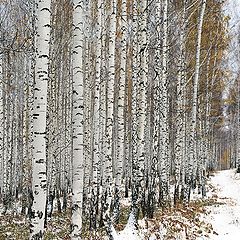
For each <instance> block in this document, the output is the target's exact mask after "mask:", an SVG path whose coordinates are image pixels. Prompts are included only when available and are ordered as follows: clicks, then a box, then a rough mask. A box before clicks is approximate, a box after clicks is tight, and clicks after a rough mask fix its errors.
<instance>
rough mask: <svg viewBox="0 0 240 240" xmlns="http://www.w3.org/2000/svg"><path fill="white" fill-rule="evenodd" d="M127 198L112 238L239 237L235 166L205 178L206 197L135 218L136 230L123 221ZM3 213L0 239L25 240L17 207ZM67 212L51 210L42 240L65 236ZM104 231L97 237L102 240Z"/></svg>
mask: <svg viewBox="0 0 240 240" xmlns="http://www.w3.org/2000/svg"><path fill="white" fill-rule="evenodd" d="M129 207H130V201H129V199H125V200H124V201H123V202H122V212H121V213H122V220H121V224H119V225H117V226H116V227H115V228H116V230H113V232H114V240H145V239H147V240H158V239H160V240H209V239H210V240H237V239H239V236H240V174H236V169H231V170H225V171H219V172H215V173H213V174H212V176H211V177H210V178H209V179H208V184H207V197H206V198H205V199H201V196H199V195H198V194H196V193H195V194H193V195H192V200H191V202H190V204H189V205H188V206H183V205H178V206H176V207H171V208H170V209H168V210H165V211H162V210H160V209H159V210H158V211H157V212H156V214H155V216H154V218H153V219H142V220H139V222H138V223H139V229H138V230H136V229H135V228H134V224H133V221H132V219H131V217H130V219H128V220H127V216H128V212H129ZM15 208H16V209H15V211H13V212H11V213H10V212H9V213H8V214H7V215H2V214H1V206H0V240H25V239H26V240H27V239H28V221H27V220H26V219H25V218H23V217H22V216H20V215H19V214H18V212H19V211H18V210H17V209H20V207H19V206H15ZM69 226H70V211H67V212H66V213H61V214H59V213H54V214H53V218H52V219H51V220H50V221H49V222H48V231H47V233H46V237H45V239H46V240H57V239H63V240H64V239H65V240H68V239H70V238H69ZM103 235H104V231H101V232H100V233H99V234H98V237H97V238H96V237H90V236H89V235H88V236H87V235H86V236H85V237H83V239H86V240H90V239H91V240H94V239H98V240H100V239H104V240H107V239H108V238H107V237H104V236H103Z"/></svg>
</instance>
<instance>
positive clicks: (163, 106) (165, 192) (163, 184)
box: [159, 0, 170, 205]
mask: <svg viewBox="0 0 240 240" xmlns="http://www.w3.org/2000/svg"><path fill="white" fill-rule="evenodd" d="M167 62H168V0H164V2H163V39H162V69H161V70H162V71H161V73H160V75H159V76H160V77H161V79H160V89H161V92H160V99H161V100H160V101H161V103H160V134H161V135H160V146H161V155H160V157H161V167H160V188H161V189H160V192H161V194H160V195H161V200H162V203H161V204H162V205H165V204H167V203H168V202H169V173H170V172H169V171H170V157H169V110H168V109H169V100H168V79H167V78H168V76H167V75H168V72H167V71H168V70H167Z"/></svg>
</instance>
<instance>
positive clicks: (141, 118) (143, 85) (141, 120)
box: [137, 0, 148, 207]
mask: <svg viewBox="0 0 240 240" xmlns="http://www.w3.org/2000/svg"><path fill="white" fill-rule="evenodd" d="M140 12H141V17H140V29H139V30H140V32H139V33H140V37H139V42H140V44H139V51H140V52H139V55H140V74H139V75H140V76H139V78H138V83H137V84H138V90H137V91H138V92H137V101H138V106H137V116H138V119H137V120H138V128H137V137H138V143H137V145H138V147H137V154H138V155H137V160H138V171H137V182H138V202H139V205H140V206H142V207H143V203H144V198H145V197H144V194H145V191H144V180H145V159H146V153H145V150H146V149H145V143H146V142H145V133H146V120H147V91H146V89H147V78H148V42H147V41H148V39H147V37H148V36H147V32H148V30H147V19H148V9H147V0H143V1H142V2H141V5H140Z"/></svg>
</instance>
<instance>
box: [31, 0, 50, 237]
mask: <svg viewBox="0 0 240 240" xmlns="http://www.w3.org/2000/svg"><path fill="white" fill-rule="evenodd" d="M36 7H37V19H36V39H35V44H36V65H35V86H34V103H33V143H32V148H33V153H32V154H33V161H32V192H33V205H32V218H31V225H30V239H42V238H43V233H44V220H45V207H46V195H47V182H46V181H47V180H46V177H47V174H46V114H47V90H48V79H49V78H48V76H49V73H48V66H49V40H50V17H51V12H50V8H51V0H42V1H40V0H39V1H37V5H36Z"/></svg>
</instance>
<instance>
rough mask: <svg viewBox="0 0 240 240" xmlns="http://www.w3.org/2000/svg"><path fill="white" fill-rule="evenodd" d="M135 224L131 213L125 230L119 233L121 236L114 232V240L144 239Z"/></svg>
mask: <svg viewBox="0 0 240 240" xmlns="http://www.w3.org/2000/svg"><path fill="white" fill-rule="evenodd" d="M134 222H135V219H134V216H133V214H132V213H131V214H130V215H129V219H128V223H127V225H126V227H125V228H124V230H123V231H121V232H119V234H117V233H116V232H115V230H114V234H113V237H114V240H127V239H129V240H130V239H131V240H141V239H142V238H141V237H140V236H139V234H138V231H137V229H136V227H135V224H134Z"/></svg>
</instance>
